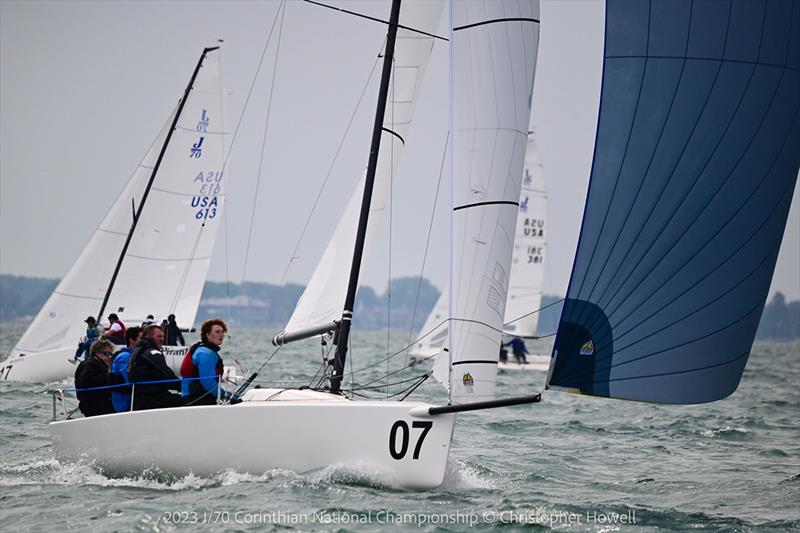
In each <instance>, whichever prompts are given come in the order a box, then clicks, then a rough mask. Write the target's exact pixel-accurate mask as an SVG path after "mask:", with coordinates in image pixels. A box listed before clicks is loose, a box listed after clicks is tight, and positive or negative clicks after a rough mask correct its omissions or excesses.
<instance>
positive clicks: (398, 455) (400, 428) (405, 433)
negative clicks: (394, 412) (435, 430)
mask: <svg viewBox="0 0 800 533" xmlns="http://www.w3.org/2000/svg"><path fill="white" fill-rule="evenodd" d="M411 427H412V428H414V429H422V433H420V434H419V438H418V439H417V444H416V445H415V446H414V455H412V458H413V459H419V452H420V451H421V450H422V442H423V441H424V440H425V437H426V436H427V435H428V432H429V431H430V430H431V428H432V427H433V422H420V421H416V422H412V423H411ZM398 432H399V433H400V449H399V450H398V449H397V433H398ZM409 433H410V431H409V429H408V424H407V423H406V422H405V421H404V420H398V421H397V422H395V423H394V424H393V425H392V429H391V431H389V454H391V456H392V458H393V459H395V460H397V461H399V460H400V459H402V458H403V457H405V456H406V453H407V452H408V441H409Z"/></svg>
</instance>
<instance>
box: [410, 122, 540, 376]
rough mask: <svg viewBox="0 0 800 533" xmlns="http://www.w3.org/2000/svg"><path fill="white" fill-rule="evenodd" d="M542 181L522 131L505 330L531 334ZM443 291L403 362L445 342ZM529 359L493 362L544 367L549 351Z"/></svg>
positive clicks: (535, 320)
mask: <svg viewBox="0 0 800 533" xmlns="http://www.w3.org/2000/svg"><path fill="white" fill-rule="evenodd" d="M546 221H547V186H546V183H545V179H544V172H543V170H542V162H541V160H540V158H539V151H538V149H537V147H536V136H535V134H534V132H533V131H529V132H528V143H527V146H526V149H525V166H524V169H523V177H522V190H521V193H520V199H519V214H518V215H517V229H516V234H515V237H514V253H513V257H512V260H511V274H510V280H509V286H508V299H507V300H506V309H505V316H504V318H503V322H504V326H503V330H504V332H505V333H506V334H508V335H518V336H520V337H526V338H532V337H536V335H537V328H538V325H539V313H538V310H539V308H540V306H541V301H542V284H543V282H544V260H545V255H546V254H545V252H546V249H547V227H546V226H547V224H546ZM448 309H449V308H448V296H447V291H445V292H443V293H442V294H441V296H439V299H438V301H437V302H436V305H435V306H434V308H433V309H432V310H431V312H430V314H429V315H428V318H427V319H426V320H425V323H424V324H423V326H422V328H421V329H420V336H421V338H420V339H419V341H417V343H416V344H415V346H414V347H413V349H412V350H410V351H409V356H408V361H407V364H412V365H413V364H419V363H422V362H424V361H427V360H431V361H432V359H433V357H434V356H436V354H438V353H439V352H440V351H442V349H443V348H444V347H445V345H446V341H447V316H448ZM529 359H530V363H531V364H530V365H520V364H517V363H515V362H513V361H509V362H507V363H503V362H499V363H498V365H499V368H501V369H503V370H517V369H536V370H547V367H548V365H549V364H550V356H541V355H532V356H531V357H530V358H529Z"/></svg>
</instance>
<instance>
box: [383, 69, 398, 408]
mask: <svg viewBox="0 0 800 533" xmlns="http://www.w3.org/2000/svg"><path fill="white" fill-rule="evenodd" d="M391 81H392V98H391V107H390V114H391V115H390V116H391V119H392V129H394V125H395V121H394V112H395V96H396V94H397V92H396V82H397V69H396V67H395V58H394V57H392V80H391ZM384 123H385V120H384ZM393 214H394V141H392V142H390V143H389V251H388V253H387V254H386V255H387V265H388V273H387V279H388V280H389V285H388V287H387V288H386V355H389V350H390V349H391V348H390V347H391V341H392V215H393ZM386 398H387V399H388V398H389V359H387V360H386Z"/></svg>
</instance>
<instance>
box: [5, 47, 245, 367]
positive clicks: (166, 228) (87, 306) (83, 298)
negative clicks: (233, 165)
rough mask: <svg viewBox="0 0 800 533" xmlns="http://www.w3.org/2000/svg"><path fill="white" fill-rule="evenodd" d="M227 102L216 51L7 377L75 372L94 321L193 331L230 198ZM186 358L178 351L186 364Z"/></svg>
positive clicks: (12, 359)
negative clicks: (161, 322) (157, 322)
mask: <svg viewBox="0 0 800 533" xmlns="http://www.w3.org/2000/svg"><path fill="white" fill-rule="evenodd" d="M225 99H226V95H225V92H224V91H223V89H222V86H221V83H220V62H219V50H218V49H217V48H210V49H208V50H206V51H205V52H204V54H203V59H202V60H201V61H200V63H198V65H197V67H196V69H195V75H194V76H193V84H190V85H189V87H187V91H186V93H185V94H184V97H183V99H182V100H181V102H180V103H179V104H178V106H177V107H176V110H175V111H173V112H172V114H171V115H170V117H169V120H168V121H167V123H166V124H165V125H164V127H163V128H162V130H161V131H160V132H159V134H158V137H157V138H156V140H155V141H154V142H153V144H152V146H151V147H150V149H149V151H148V152H147V154H146V155H145V157H144V159H143V160H142V161H141V163H140V164H139V166H138V167H137V169H136V171H135V172H134V173H133V175H132V176H131V178H130V179H129V180H128V183H127V185H126V186H125V188H124V189H123V191H122V193H121V194H120V195H119V197H118V198H117V200H116V201H115V202H114V204H113V205H112V206H111V209H109V211H108V213H107V214H106V216H105V217H104V218H103V221H102V222H101V223H100V226H99V227H98V228H97V230H96V231H95V232H94V234H93V235H92V237H91V239H90V240H89V243H88V244H87V245H86V247H85V248H84V250H83V251H82V252H81V254H80V256H78V259H77V260H76V261H75V263H74V264H73V265H72V268H70V270H69V272H67V274H66V275H65V276H64V278H63V279H62V280H61V282H60V283H59V284H58V286H57V287H56V289H55V290H54V291H53V293H52V294H51V295H50V298H48V300H47V302H46V303H45V304H44V306H43V307H42V309H41V311H39V314H38V315H37V316H36V318H35V319H34V320H33V322H32V323H31V325H30V326H29V327H28V329H27V331H26V332H25V334H24V335H23V336H22V338H21V339H20V340H19V342H18V343H17V345H16V346H15V347H14V349H13V350H12V351H11V354H10V356H9V357H8V358H7V359H6V360H5V361H4V362H3V363H2V364H0V380H8V381H38V382H48V381H55V380H60V379H64V378H66V377H69V376H72V375H73V374H74V373H75V367H74V366H73V365H71V364H70V363H69V361H68V360H69V359H71V358H72V357H73V356H74V354H75V350H76V348H77V345H78V341H79V339H80V338H81V336H83V335H84V334H85V331H86V324H85V323H84V322H83V320H84V319H85V318H86V317H87V316H95V317H96V318H97V319H98V320H102V318H104V316H105V315H106V314H108V313H111V312H114V313H116V314H117V315H119V317H120V319H121V320H122V322H123V323H125V324H126V325H127V326H134V325H138V324H140V323H141V322H142V321H144V320H145V318H146V317H147V315H149V314H155V315H156V317H157V318H158V319H161V318H166V317H167V315H169V314H174V315H175V316H176V318H177V320H178V324H179V326H180V327H181V328H183V329H190V328H191V327H192V326H193V324H194V319H195V316H196V313H197V306H198V304H199V302H200V296H201V294H202V292H203V286H204V284H205V280H206V275H207V273H208V267H209V264H210V261H211V255H212V251H213V249H214V242H215V240H216V235H217V228H218V225H219V220H220V219H221V214H222V209H223V201H224V198H225V190H224V183H225V176H224V174H225V168H224V165H225V161H226V157H227V154H228V149H229V144H230V134H229V133H227V132H226V129H225V126H226V124H225V121H224V115H223V114H224V111H225V104H224V100H225ZM100 315H103V316H100ZM183 352H184V349H183V348H182V347H176V348H175V349H174V350H173V351H172V355H173V356H174V357H172V359H175V360H176V361H177V364H178V365H180V358H181V357H182V356H183Z"/></svg>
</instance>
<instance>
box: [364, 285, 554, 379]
mask: <svg viewBox="0 0 800 533" xmlns="http://www.w3.org/2000/svg"><path fill="white" fill-rule="evenodd" d="M563 301H564V298H562V299H561V300H558V301H556V302H553V303H551V304H548V305H546V306H545V307H542V308H541V309H537V310H536V311H532V312H530V313H528V314H526V315H523V316H521V317H519V318H517V319H516V320H520V319H522V318H524V317H526V316H529V315H532V314H535V313H538V312H539V311H541V310H542V309H546V308H548V307H551V306H553V305H556V304H557V303H560V302H563ZM448 322H465V323H472V324H480V325H482V326H485V327H487V328H489V329H491V330H494V331H496V332H498V333H504V332H503V330H502V329H498V328H496V327H494V326H492V325H490V324H487V323H486V322H482V321H480V320H473V319H469V318H446V319H444V320H442V321H441V322H439V323H438V324H436V325H435V326H434V327H433V328H431V330H430V331H428V332H426V333H425V334H424V335H420V336H419V338H418V339H416V340H415V341H413V342H412V343H409V344H408V345H407V346H404V347H403V348H400V349H399V350H398V351H396V352H394V353H392V354H390V355H388V356H387V357H389V358H390V359H391V358H393V357H397V356H398V355H401V354H403V353H405V352H406V351H407V350H408V349H409V348H411V347H412V346H414V344H416V343H418V342H419V341H421V340H422V339H424V338H425V337H427V336H429V335H431V334H433V332H434V331H436V330H437V329H439V328H440V327H442V326H444V325H445V324H447V323H448ZM553 336H555V332H554V333H549V334H547V335H542V336H540V337H538V338H539V339H547V338H550V337H553ZM432 357H435V355H432V356H428V357H425V358H424V359H423V361H426V360H428V359H430V358H432ZM384 361H385V359H381V360H379V361H376V362H375V363H373V364H371V365H367V366H365V367H362V368H359V369H357V370H355V371H354V372H353V373H354V374H359V373H361V372H365V371H367V370H369V369H371V368H375V367H376V366H378V365H379V364H381V363H383V362H384ZM410 368H413V367H410V366H405V367H403V368H401V369H400V370H398V371H396V372H401V371H403V370H408V369H410ZM396 372H393V373H396ZM382 377H383V376H381V378H382Z"/></svg>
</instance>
